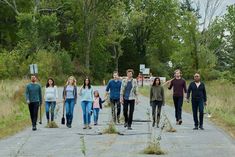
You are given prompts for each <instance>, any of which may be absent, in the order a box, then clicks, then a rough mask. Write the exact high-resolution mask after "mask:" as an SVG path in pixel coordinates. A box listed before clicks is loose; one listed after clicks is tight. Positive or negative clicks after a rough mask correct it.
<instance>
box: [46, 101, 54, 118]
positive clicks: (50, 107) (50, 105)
mask: <svg viewBox="0 0 235 157" xmlns="http://www.w3.org/2000/svg"><path fill="white" fill-rule="evenodd" d="M55 106H56V102H55V101H46V117H47V121H49V120H50V112H51V121H54V113H55Z"/></svg>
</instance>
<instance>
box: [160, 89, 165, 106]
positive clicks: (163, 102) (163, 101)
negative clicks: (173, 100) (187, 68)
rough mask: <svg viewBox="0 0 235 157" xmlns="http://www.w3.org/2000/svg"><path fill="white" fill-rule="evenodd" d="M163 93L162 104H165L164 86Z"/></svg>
mask: <svg viewBox="0 0 235 157" xmlns="http://www.w3.org/2000/svg"><path fill="white" fill-rule="evenodd" d="M161 92H162V93H161V94H162V105H165V93H164V88H163V87H162V90H161Z"/></svg>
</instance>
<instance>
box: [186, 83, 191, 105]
mask: <svg viewBox="0 0 235 157" xmlns="http://www.w3.org/2000/svg"><path fill="white" fill-rule="evenodd" d="M191 91H192V83H190V84H189V87H188V91H187V97H186V98H187V101H189V98H190V93H191Z"/></svg>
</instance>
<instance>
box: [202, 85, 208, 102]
mask: <svg viewBox="0 0 235 157" xmlns="http://www.w3.org/2000/svg"><path fill="white" fill-rule="evenodd" d="M202 92H203V99H204V103H205V104H206V102H207V95H206V86H205V84H204V83H203V91H202Z"/></svg>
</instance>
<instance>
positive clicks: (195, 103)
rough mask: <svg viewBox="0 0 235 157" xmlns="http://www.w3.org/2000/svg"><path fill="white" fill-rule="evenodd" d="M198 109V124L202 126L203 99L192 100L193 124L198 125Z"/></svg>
mask: <svg viewBox="0 0 235 157" xmlns="http://www.w3.org/2000/svg"><path fill="white" fill-rule="evenodd" d="M198 109H199V126H200V127H203V115H204V102H203V100H192V110H193V120H194V126H195V127H198Z"/></svg>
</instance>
